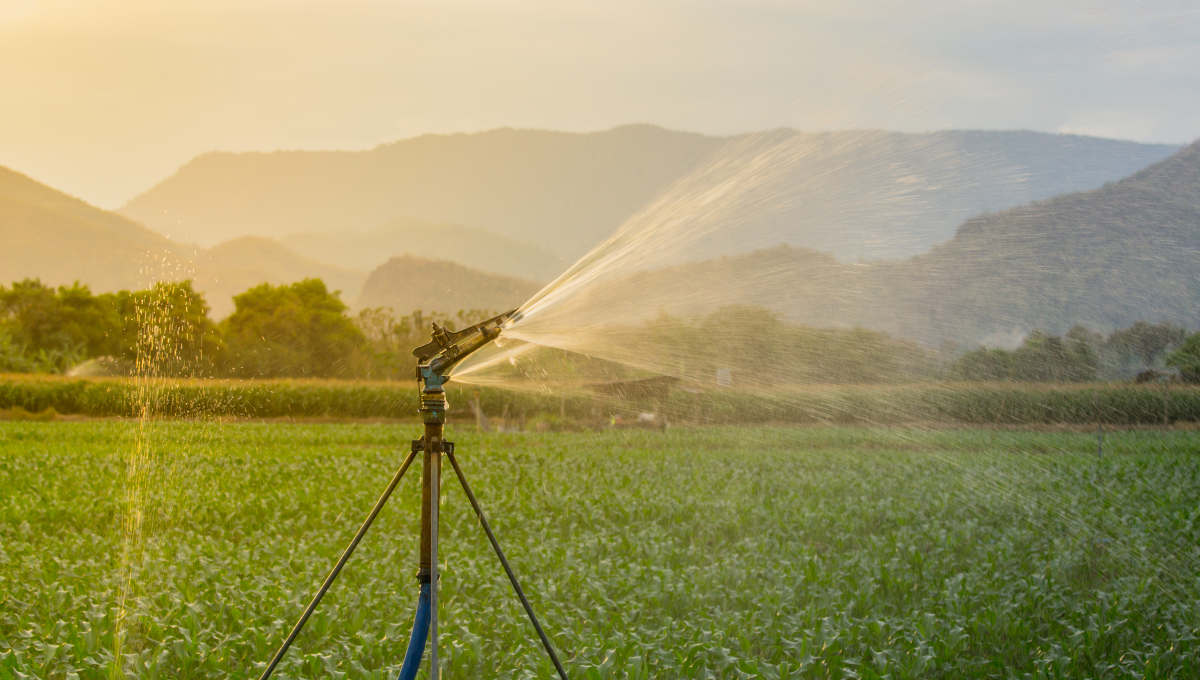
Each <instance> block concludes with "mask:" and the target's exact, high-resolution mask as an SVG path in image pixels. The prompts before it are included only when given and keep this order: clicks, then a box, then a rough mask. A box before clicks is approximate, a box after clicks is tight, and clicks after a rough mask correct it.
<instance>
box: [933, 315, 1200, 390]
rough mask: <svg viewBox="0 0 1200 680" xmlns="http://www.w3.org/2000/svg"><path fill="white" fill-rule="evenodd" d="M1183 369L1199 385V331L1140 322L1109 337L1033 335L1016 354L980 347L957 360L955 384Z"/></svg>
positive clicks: (1074, 332)
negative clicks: (970, 381)
mask: <svg viewBox="0 0 1200 680" xmlns="http://www.w3.org/2000/svg"><path fill="white" fill-rule="evenodd" d="M1170 369H1176V370H1178V371H1179V374H1180V377H1181V378H1182V379H1183V380H1185V381H1187V382H1200V333H1198V334H1193V335H1191V336H1189V335H1188V332H1187V329H1186V328H1183V327H1182V326H1176V325H1175V324H1172V323H1168V322H1162V323H1157V324H1150V323H1147V322H1145V321H1138V322H1137V323H1135V324H1133V325H1132V326H1130V327H1128V328H1122V329H1120V330H1117V331H1113V332H1112V334H1110V335H1109V336H1108V337H1107V338H1106V337H1104V336H1103V335H1101V334H1099V333H1096V332H1093V331H1091V330H1089V329H1087V328H1085V327H1083V326H1075V327H1074V328H1072V329H1071V330H1070V331H1068V332H1067V334H1066V336H1064V337H1059V336H1056V335H1050V334H1049V333H1045V332H1043V331H1034V332H1032V333H1030V334H1029V335H1028V336H1026V337H1025V339H1024V341H1023V342H1022V344H1021V346H1019V347H1017V348H1016V349H1013V350H1004V349H986V348H983V349H978V350H975V351H973V352H967V353H966V354H963V355H962V356H960V357H958V359H957V360H955V361H954V362H953V364H952V365H951V367H950V370H949V371H948V376H947V377H949V378H951V379H954V380H972V381H983V380H988V381H990V380H1012V381H1027V382H1085V381H1091V380H1124V379H1130V378H1137V377H1138V376H1142V377H1143V378H1148V377H1152V378H1156V379H1157V378H1162V377H1168V376H1169V375H1170V373H1171V371H1170Z"/></svg>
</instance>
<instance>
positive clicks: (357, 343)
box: [0, 279, 487, 379]
mask: <svg viewBox="0 0 1200 680" xmlns="http://www.w3.org/2000/svg"><path fill="white" fill-rule="evenodd" d="M233 301H234V305H235V310H234V312H233V313H232V314H231V315H230V316H229V317H227V318H225V319H224V320H222V321H221V322H220V323H215V322H213V321H212V320H211V319H210V318H209V316H208V313H209V307H208V305H207V304H206V303H205V301H204V296H203V295H202V294H201V293H200V292H198V291H196V290H195V289H194V288H193V287H192V284H191V282H190V281H182V282H178V283H158V284H155V285H153V286H151V287H150V288H148V289H146V290H142V291H136V292H129V291H120V292H118V293H104V294H100V295H95V294H93V293H92V292H91V291H90V290H89V288H88V287H87V286H85V285H81V284H79V283H75V284H73V285H71V286H59V287H58V288H53V287H51V286H46V285H44V284H42V283H41V282H40V281H38V280H36V279H26V280H25V281H21V282H17V283H14V284H13V285H12V287H11V288H9V287H4V286H0V373H63V372H66V371H67V370H69V369H71V368H72V367H74V366H78V365H79V364H81V363H82V362H84V361H86V360H88V359H102V360H103V362H104V370H109V371H112V372H115V373H122V374H135V373H136V374H138V375H147V376H164V377H216V376H232V377H246V378H280V377H312V378H366V379H396V378H404V379H407V378H409V377H411V376H412V375H413V373H414V371H413V369H414V368H415V366H416V363H415V362H416V360H415V359H414V358H413V357H412V355H411V351H412V348H414V347H416V346H418V345H421V344H424V343H426V342H428V341H429V324H430V323H431V322H434V321H436V322H439V323H442V324H444V325H450V326H451V327H454V326H456V325H465V324H469V323H473V322H474V321H475V320H481V319H484V318H487V312H483V311H463V312H459V313H458V314H457V315H454V316H450V315H446V314H436V313H433V314H424V313H422V312H414V313H412V314H410V315H407V316H396V315H395V314H393V313H392V312H391V310H388V309H382V308H380V309H368V310H363V311H361V312H360V313H359V314H358V315H356V316H350V315H349V313H348V312H349V309H348V308H347V306H346V305H345V304H344V303H343V302H342V301H341V300H340V299H339V298H338V295H337V293H336V292H331V291H329V290H328V289H327V288H326V286H325V284H324V282H322V281H321V280H320V279H306V280H304V281H300V282H298V283H293V284H287V285H280V286H273V285H270V284H266V283H264V284H261V285H259V286H256V287H254V288H251V289H249V290H247V291H246V292H244V293H242V294H240V295H237V296H235V297H234V299H233Z"/></svg>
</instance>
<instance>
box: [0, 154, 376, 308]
mask: <svg viewBox="0 0 1200 680" xmlns="http://www.w3.org/2000/svg"><path fill="white" fill-rule="evenodd" d="M0 243H2V244H3V248H0V283H2V284H3V285H7V284H9V283H10V282H12V281H20V280H22V279H25V278H39V279H41V280H42V282H43V283H46V284H48V285H55V286H57V285H67V284H70V283H72V282H74V281H79V282H81V283H85V284H87V285H88V286H89V287H90V288H91V289H92V291H93V292H97V293H105V292H113V291H117V290H122V289H124V290H138V289H142V288H145V287H147V286H149V285H151V284H153V283H154V282H156V281H174V280H182V279H193V280H194V281H195V286H196V289H197V290H200V291H202V292H203V293H204V294H205V299H206V301H207V302H208V303H209V305H210V306H211V307H212V314H213V316H214V317H216V318H220V317H222V316H224V315H226V314H228V313H229V312H231V311H232V310H233V301H232V299H231V298H232V296H233V295H236V294H238V293H241V292H242V291H244V290H246V289H247V288H250V287H251V286H254V285H257V284H259V283H262V282H263V281H269V282H271V283H276V284H279V283H288V282H292V281H297V280H300V279H303V278H306V277H311V276H316V277H321V278H323V279H324V280H325V281H326V283H328V284H329V285H330V287H331V288H341V289H342V290H343V291H344V292H345V296H344V297H345V299H348V300H353V299H354V298H355V297H357V295H358V290H359V288H360V287H361V286H362V282H363V280H365V278H366V274H365V273H363V272H358V271H352V270H347V269H344V268H341V267H336V266H332V265H327V264H323V263H320V262H316V261H313V260H311V259H309V258H305V257H301V256H299V255H296V254H295V253H292V252H291V251H289V250H288V249H287V248H285V247H284V246H282V245H280V244H278V243H275V242H273V241H271V240H269V239H261V238H244V239H237V240H235V241H231V242H228V243H224V244H221V245H219V246H217V247H215V248H212V249H210V250H198V249H196V248H194V247H191V246H185V245H183V244H180V243H176V242H174V241H171V240H169V239H166V238H164V237H162V236H160V235H158V234H156V233H155V232H153V231H150V230H149V229H146V228H145V227H143V226H141V225H140V224H137V223H136V222H134V221H132V220H130V219H129V218H127V217H124V216H122V215H117V214H115V213H111V212H108V211H105V210H101V209H99V208H96V207H93V206H91V205H88V204H87V203H84V202H83V201H80V200H78V199H75V198H72V197H70V196H67V195H66V194H63V193H61V192H58V191H56V190H54V189H51V188H50V187H47V186H46V185H44V184H40V183H38V182H36V181H34V180H32V179H30V178H28V177H26V176H25V175H22V174H20V173H17V172H14V171H12V170H9V169H7V168H2V167H0Z"/></svg>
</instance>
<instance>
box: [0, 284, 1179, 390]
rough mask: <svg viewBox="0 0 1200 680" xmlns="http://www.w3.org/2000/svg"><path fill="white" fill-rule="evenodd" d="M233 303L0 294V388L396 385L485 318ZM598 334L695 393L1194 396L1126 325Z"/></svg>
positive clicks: (686, 322) (301, 289)
mask: <svg viewBox="0 0 1200 680" xmlns="http://www.w3.org/2000/svg"><path fill="white" fill-rule="evenodd" d="M233 300H234V305H235V310H234V312H233V313H232V314H231V315H230V316H229V317H227V318H225V319H224V320H222V321H221V322H219V323H216V322H213V321H212V320H211V319H210V318H209V316H208V313H209V307H208V305H207V304H206V303H205V301H204V297H203V295H202V294H201V293H200V292H198V291H196V290H195V289H194V288H193V287H192V284H191V282H190V281H183V282H177V283H158V284H155V285H153V286H151V287H150V288H148V289H146V290H141V291H134V292H130V291H120V292H117V293H104V294H100V295H95V294H93V293H92V292H91V291H90V290H89V289H88V287H87V286H85V285H80V284H79V283H75V284H73V285H71V286H59V287H58V288H53V287H50V286H46V285H43V284H42V283H41V282H40V281H38V280H36V279H33V280H31V279H27V280H25V281H21V282H17V283H14V284H13V285H12V286H11V287H3V286H0V373H13V372H21V373H63V372H66V371H67V370H69V369H71V368H72V367H75V366H78V365H80V364H81V363H83V362H85V361H86V360H88V359H93V360H100V361H101V362H103V366H102V368H103V369H104V370H105V371H110V372H113V373H118V374H137V375H145V376H164V377H217V376H229V377H243V378H281V377H290V378H296V377H312V378H357V379H373V380H391V379H402V380H407V379H410V378H411V377H412V376H413V369H414V367H415V359H414V358H413V357H412V354H411V351H412V349H413V348H414V347H416V346H418V345H422V344H424V343H426V342H428V340H429V325H430V323H431V322H438V323H440V324H442V325H445V326H448V327H451V328H461V327H463V326H465V325H469V324H471V323H474V322H476V321H480V320H482V319H485V318H488V317H489V316H491V315H492V312H490V311H486V310H468V311H460V312H458V313H457V314H455V315H449V314H438V313H425V312H420V311H417V312H413V313H411V314H407V315H397V314H396V313H394V312H393V311H392V310H390V309H387V308H374V309H366V310H362V311H360V312H358V313H357V314H356V315H351V314H350V313H349V309H348V308H347V306H346V305H345V304H344V303H343V302H342V301H341V300H340V299H339V297H338V295H337V293H336V292H332V291H329V290H328V289H327V288H326V286H325V284H324V283H323V282H322V281H321V280H319V279H306V280H304V281H300V282H298V283H293V284H286V285H279V286H273V285H270V284H266V283H264V284H261V285H259V286H256V287H254V288H251V289H249V290H247V291H246V292H244V293H242V294H240V295H237V296H235V297H234V299H233ZM605 332H606V333H608V334H609V336H610V337H605V338H603V342H605V343H608V346H610V347H625V348H627V349H628V350H629V351H630V352H632V353H637V352H638V351H640V348H650V349H649V350H648V351H647V352H646V355H645V356H644V357H642V358H643V359H645V360H646V361H643V362H642V363H643V365H646V364H647V362H649V363H650V364H653V363H654V362H655V361H656V362H657V363H658V364H662V365H661V366H659V367H658V368H659V370H660V371H662V372H666V373H670V374H672V375H677V376H680V377H684V378H688V379H694V380H698V381H701V382H712V381H713V380H714V379H715V380H718V381H719V380H721V379H722V376H725V379H728V380H730V381H731V382H737V383H739V384H743V385H745V384H760V385H774V384H804V383H887V382H902V381H907V380H913V379H938V378H946V379H953V380H970V381H995V380H1013V381H1055V382H1078V381H1089V380H1097V379H1125V378H1129V377H1133V376H1134V375H1136V374H1138V373H1139V372H1141V371H1144V370H1146V369H1159V370H1161V371H1164V372H1165V371H1168V370H1172V369H1173V370H1175V371H1178V372H1179V374H1180V375H1181V376H1182V377H1183V378H1184V379H1187V380H1190V381H1200V333H1198V334H1193V335H1190V336H1189V335H1188V333H1187V331H1186V330H1185V329H1184V328H1182V327H1180V326H1175V325H1173V324H1169V323H1159V324H1149V323H1145V322H1138V323H1136V324H1134V325H1133V326H1131V327H1129V328H1126V329H1121V330H1118V331H1115V332H1113V333H1112V334H1110V335H1109V336H1108V337H1104V336H1102V335H1100V334H1098V333H1095V332H1092V331H1090V330H1088V329H1086V328H1083V327H1082V326H1077V327H1075V328H1073V329H1071V331H1070V332H1068V333H1067V334H1066V336H1064V337H1058V336H1054V335H1050V334H1048V333H1044V332H1040V331H1035V332H1033V333H1031V334H1030V335H1029V336H1027V337H1026V338H1025V339H1024V342H1023V343H1022V345H1021V346H1020V347H1018V348H1016V349H1014V350H1003V349H979V350H976V351H971V352H967V353H965V354H962V355H961V356H957V357H953V358H946V357H945V356H941V355H938V354H935V353H932V352H929V351H927V350H925V349H923V348H921V347H920V346H918V345H917V344H915V343H912V342H909V341H905V340H898V339H895V338H892V337H890V336H888V335H887V334H886V333H880V332H876V331H870V330H866V329H861V328H855V329H831V328H810V327H805V326H797V325H795V324H791V323H788V322H787V321H786V320H784V319H783V318H782V317H780V316H779V315H778V314H775V313H773V312H770V311H768V310H765V309H761V308H756V307H746V306H730V307H726V308H723V309H720V310H718V311H716V312H714V313H712V314H709V315H705V316H699V317H694V318H680V317H674V316H670V315H667V314H665V313H664V314H660V315H659V316H658V317H657V318H655V319H652V320H649V321H646V322H643V323H640V324H631V325H630V326H628V327H622V328H613V329H609V330H608V331H605ZM632 363H636V362H632ZM667 364H669V365H667ZM505 370H508V371H509V372H511V373H512V374H513V376H512V377H519V378H523V379H538V380H546V379H550V380H553V379H555V378H556V377H558V378H564V377H570V378H572V379H574V380H580V379H582V380H584V381H587V380H592V381H598V382H601V381H606V380H625V379H630V378H636V377H639V376H640V375H644V374H645V373H646V371H640V372H639V371H632V370H630V369H627V368H625V367H624V366H621V365H618V364H615V363H611V362H606V361H602V360H598V359H594V358H590V357H585V356H580V355H570V354H567V353H565V352H560V351H556V350H547V351H544V352H540V353H536V354H531V355H529V356H527V357H524V358H523V359H522V360H521V361H520V362H517V363H514V364H512V365H511V366H510V367H508V368H506V369H505Z"/></svg>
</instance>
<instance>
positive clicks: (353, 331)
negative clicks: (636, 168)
mask: <svg viewBox="0 0 1200 680" xmlns="http://www.w3.org/2000/svg"><path fill="white" fill-rule="evenodd" d="M233 302H234V305H235V306H236V309H235V311H234V312H233V314H231V315H230V316H229V317H228V318H227V319H225V321H223V322H222V324H221V329H222V331H223V332H224V335H225V340H226V342H227V343H228V345H229V352H228V354H227V356H226V366H227V367H228V369H229V370H230V371H231V372H232V373H233V374H234V375H238V376H242V377H248V378H249V377H299V376H304V377H316V378H332V377H352V376H355V375H357V374H358V372H359V370H358V369H359V368H360V364H361V363H362V361H363V359H362V352H363V350H364V349H365V345H366V338H365V337H364V336H363V333H362V331H360V330H359V329H358V328H357V327H356V326H355V325H354V323H353V322H352V321H351V320H350V319H349V318H348V317H347V316H346V305H345V304H343V303H342V301H341V300H340V299H338V295H337V292H334V293H330V292H329V291H328V290H327V289H326V287H325V283H324V282H323V281H321V280H320V279H305V280H303V281H301V282H299V283H293V284H291V285H281V286H272V285H270V284H268V283H264V284H262V285H259V286H256V287H254V288H251V289H250V290H248V291H246V292H245V293H242V294H241V295H237V296H235V297H234V298H233Z"/></svg>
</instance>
